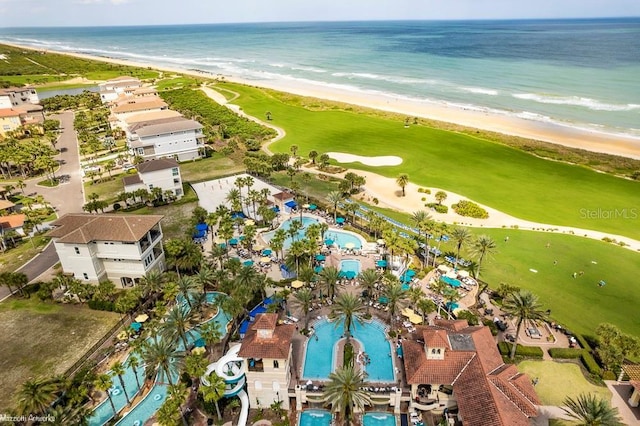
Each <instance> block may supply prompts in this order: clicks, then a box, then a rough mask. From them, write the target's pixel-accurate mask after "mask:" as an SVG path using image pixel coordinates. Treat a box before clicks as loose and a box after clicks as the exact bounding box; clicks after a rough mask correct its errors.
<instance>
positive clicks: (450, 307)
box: [447, 302, 460, 311]
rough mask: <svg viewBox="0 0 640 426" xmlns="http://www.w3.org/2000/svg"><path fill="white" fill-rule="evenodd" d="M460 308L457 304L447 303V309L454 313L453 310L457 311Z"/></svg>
mask: <svg viewBox="0 0 640 426" xmlns="http://www.w3.org/2000/svg"><path fill="white" fill-rule="evenodd" d="M459 306H460V305H458V304H457V303H455V302H448V303H447V308H448V309H449V310H451V311H453V310H455V309H458V307H459Z"/></svg>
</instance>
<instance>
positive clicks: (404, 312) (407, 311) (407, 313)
mask: <svg viewBox="0 0 640 426" xmlns="http://www.w3.org/2000/svg"><path fill="white" fill-rule="evenodd" d="M415 314H416V313H415V312H413V309H411V308H404V309H403V310H402V315H403V316H405V317H407V318H409V317H411V315H415Z"/></svg>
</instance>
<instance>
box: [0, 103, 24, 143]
mask: <svg viewBox="0 0 640 426" xmlns="http://www.w3.org/2000/svg"><path fill="white" fill-rule="evenodd" d="M21 125H22V123H21V121H20V113H19V112H18V111H16V110H14V109H11V108H6V109H0V136H5V135H6V134H7V133H9V132H13V131H14V130H16V129H17V128H19V127H20V126H21Z"/></svg>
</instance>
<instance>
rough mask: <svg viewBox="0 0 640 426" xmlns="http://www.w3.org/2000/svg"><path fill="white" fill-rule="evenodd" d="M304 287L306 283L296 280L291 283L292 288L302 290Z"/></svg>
mask: <svg viewBox="0 0 640 426" xmlns="http://www.w3.org/2000/svg"><path fill="white" fill-rule="evenodd" d="M303 285H304V282H302V281H300V280H295V281H292V282H291V287H292V288H300V287H302V286H303Z"/></svg>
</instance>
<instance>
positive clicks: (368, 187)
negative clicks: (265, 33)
mask: <svg viewBox="0 0 640 426" xmlns="http://www.w3.org/2000/svg"><path fill="white" fill-rule="evenodd" d="M201 90H202V91H203V92H204V93H206V94H207V96H209V97H210V98H211V99H213V100H214V101H216V102H218V103H219V104H221V105H225V106H226V107H227V108H229V109H231V110H232V111H235V112H237V113H238V114H240V115H241V116H243V117H247V118H248V119H250V120H253V121H255V122H256V123H260V124H262V125H264V126H267V127H270V128H272V129H274V130H275V131H276V132H278V135H277V136H276V137H275V138H273V139H272V140H270V141H269V142H267V143H266V144H265V145H264V146H263V150H264V151H265V152H267V153H269V154H271V153H272V152H271V151H270V150H269V145H271V144H272V143H274V142H276V141H279V140H280V139H282V138H283V137H284V136H285V135H286V133H285V131H284V129H282V128H280V127H277V126H274V125H273V124H271V123H268V122H264V121H262V120H259V119H258V118H256V117H252V116H250V115H247V114H246V113H245V112H244V111H242V110H241V109H240V107H239V106H237V105H233V104H229V103H227V100H226V98H225V97H224V96H223V95H222V94H220V93H219V92H216V91H215V90H214V89H211V88H209V87H204V86H203V87H201ZM303 169H304V170H305V171H307V172H310V173H316V174H320V173H323V172H322V171H320V170H318V169H316V168H313V167H308V166H304V167H303ZM348 172H353V173H356V174H358V175H360V176H364V177H365V178H366V180H367V183H366V184H365V186H364V188H365V192H364V195H363V196H362V198H363V200H364V201H367V202H371V201H372V200H373V199H374V198H375V199H377V200H378V205H379V206H381V207H386V208H390V209H393V210H397V211H401V212H403V213H409V214H411V213H413V212H415V211H418V210H425V207H424V205H425V203H427V202H435V201H436V200H435V198H434V195H435V193H436V192H438V191H444V192H445V193H446V194H447V204H453V203H457V202H458V201H460V200H462V199H468V198H466V197H463V196H462V195H460V194H456V193H454V192H451V191H446V190H443V189H440V188H431V187H430V188H429V189H430V190H431V195H427V194H424V193H420V192H418V189H419V188H420V186H418V185H416V184H414V183H409V184H408V185H407V186H406V188H405V193H406V196H405V197H401V196H400V188H399V187H398V185H397V184H396V180H395V179H394V178H388V177H384V176H381V175H379V174H377V173H372V172H367V171H363V170H358V169H347V170H346V171H345V172H343V173H336V174H332V176H335V177H340V178H343V177H344V175H345V174H346V173H348ZM423 197H425V198H426V201H422V198H423ZM480 206H482V207H483V208H484V209H485V210H487V212H488V213H489V218H488V219H473V218H467V217H462V216H458V215H457V214H456V213H454V212H453V211H450V212H449V213H444V214H442V213H437V212H435V211H430V212H429V213H430V214H431V215H432V217H433V218H434V219H436V220H439V221H442V222H445V223H449V224H451V223H453V224H459V225H465V226H474V227H484V228H516V227H517V228H518V229H523V230H534V231H541V232H543V231H544V232H553V233H562V234H568V235H577V236H583V237H586V238H592V239H595V240H599V241H601V240H602V239H603V238H605V237H608V238H614V239H616V240H617V241H622V242H624V243H626V244H627V245H626V246H625V248H627V249H630V250H633V251H640V241H638V240H634V239H632V238H628V237H624V236H621V235H614V234H611V233H606V232H600V231H593V230H590V229H581V228H574V227H570V226H557V225H549V224H546V223H538V222H532V221H528V220H524V219H519V218H516V217H514V216H511V215H508V214H506V213H504V212H501V211H499V210H496V209H494V208H491V207H489V206H485V205H482V204H480Z"/></svg>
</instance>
